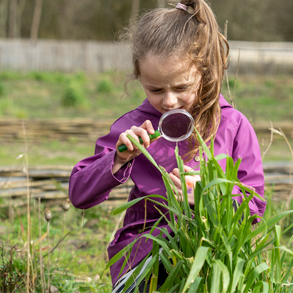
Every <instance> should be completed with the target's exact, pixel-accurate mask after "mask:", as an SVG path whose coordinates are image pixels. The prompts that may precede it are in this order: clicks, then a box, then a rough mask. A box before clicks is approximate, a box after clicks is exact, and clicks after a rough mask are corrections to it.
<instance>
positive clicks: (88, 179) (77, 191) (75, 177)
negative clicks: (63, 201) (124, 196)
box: [69, 135, 134, 209]
mask: <svg viewBox="0 0 293 293" xmlns="http://www.w3.org/2000/svg"><path fill="white" fill-rule="evenodd" d="M108 140H109V142H108ZM114 140H115V139H114ZM114 140H113V139H112V141H114ZM107 142H108V143H107ZM106 144H108V145H109V144H110V145H111V144H112V145H113V142H111V135H108V136H105V137H103V138H101V139H98V140H97V144H96V152H95V155H94V156H92V157H89V158H86V159H84V160H82V161H80V162H79V163H78V164H76V165H75V166H74V168H73V170H72V173H71V176H70V180H69V198H70V200H71V202H72V204H73V205H74V206H75V207H77V208H80V209H88V208H90V207H92V206H95V205H97V204H100V203H101V202H103V201H105V200H106V199H108V197H109V193H110V191H111V190H112V189H113V188H114V187H116V186H118V185H119V184H122V183H124V182H126V181H127V179H128V178H129V176H130V173H131V170H132V165H133V162H134V160H133V161H130V162H128V163H127V164H125V165H124V166H123V167H122V168H121V169H120V170H119V171H118V172H117V173H115V175H114V174H113V173H112V167H113V164H114V158H115V154H116V150H115V148H114V147H106V146H105V145H106Z"/></svg>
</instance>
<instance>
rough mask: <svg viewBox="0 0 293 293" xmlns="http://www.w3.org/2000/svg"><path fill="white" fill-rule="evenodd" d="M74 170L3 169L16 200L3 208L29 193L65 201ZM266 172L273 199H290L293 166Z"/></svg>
mask: <svg viewBox="0 0 293 293" xmlns="http://www.w3.org/2000/svg"><path fill="white" fill-rule="evenodd" d="M71 170H72V166H59V167H58V166H40V167H34V168H30V169H29V170H28V171H26V170H23V169H20V168H0V198H2V199H10V200H11V199H12V200H13V203H11V202H10V203H9V204H2V205H0V208H1V207H6V206H9V205H10V206H21V205H25V204H26V202H25V198H26V196H27V192H28V190H29V194H30V197H31V198H32V199H37V198H40V199H41V200H42V201H44V200H46V201H48V200H53V202H55V203H56V202H60V200H65V199H66V198H68V184H69V177H70V173H71ZM26 172H28V173H26ZM264 172H265V182H266V190H268V189H272V190H273V191H274V195H273V198H272V199H273V200H275V201H279V200H287V199H288V195H290V193H292V192H293V176H292V174H293V165H292V163H291V164H290V163H285V162H277V163H271V164H264ZM27 175H28V179H27ZM132 186H133V182H132V181H131V180H128V181H127V182H126V183H125V184H122V185H120V186H117V187H115V188H114V189H113V190H112V192H111V194H110V196H109V200H108V201H107V204H110V205H115V204H121V203H122V202H126V200H127V197H128V194H129V192H130V189H131V188H132ZM28 188H29V189H28Z"/></svg>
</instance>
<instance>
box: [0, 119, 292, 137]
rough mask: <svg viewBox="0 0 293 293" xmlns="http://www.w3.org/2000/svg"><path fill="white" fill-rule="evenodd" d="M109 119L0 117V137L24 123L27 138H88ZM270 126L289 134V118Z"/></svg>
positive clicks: (16, 132)
mask: <svg viewBox="0 0 293 293" xmlns="http://www.w3.org/2000/svg"><path fill="white" fill-rule="evenodd" d="M112 123H113V120H111V119H108V120H95V119H64V118H60V119H29V120H19V119H15V118H0V141H5V142H9V141H14V140H15V139H18V140H22V139H24V127H25V133H26V137H27V139H28V140H37V139H40V138H52V139H61V140H70V139H72V138H74V139H75V140H91V141H95V140H96V139H97V138H98V137H100V136H102V135H105V134H107V133H109V130H110V126H111V124H112ZM270 127H271V126H270V124H269V123H264V122H263V123H256V124H253V128H254V130H255V132H256V133H257V134H258V135H262V136H264V135H269V134H270V132H271V131H270ZM273 127H274V128H276V129H278V128H281V129H282V131H283V132H284V133H285V135H286V136H287V137H288V138H291V137H293V123H292V122H278V123H275V124H274V125H273Z"/></svg>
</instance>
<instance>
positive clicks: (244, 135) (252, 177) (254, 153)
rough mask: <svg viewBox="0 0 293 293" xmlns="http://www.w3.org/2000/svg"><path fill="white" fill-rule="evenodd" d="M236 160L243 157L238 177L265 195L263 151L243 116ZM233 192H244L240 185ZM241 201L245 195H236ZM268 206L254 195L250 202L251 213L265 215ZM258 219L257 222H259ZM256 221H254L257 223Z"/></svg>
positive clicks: (235, 154)
mask: <svg viewBox="0 0 293 293" xmlns="http://www.w3.org/2000/svg"><path fill="white" fill-rule="evenodd" d="M232 157H233V159H234V161H236V160H238V159H239V158H241V159H242V161H241V164H240V167H239V170H238V179H239V180H240V181H241V182H242V183H243V184H245V185H248V186H250V187H252V188H254V189H255V192H256V193H258V194H259V195H260V196H261V197H263V196H264V183H265V181H264V172H263V165H262V160H261V153H260V148H259V144H258V140H257V137H256V134H255V132H254V130H253V128H252V126H251V124H250V123H249V121H248V120H247V119H246V118H245V117H244V116H243V117H242V119H241V122H240V124H239V127H238V129H237V131H236V136H235V139H234V143H233V154H232ZM233 194H242V192H241V190H240V188H239V187H238V186H234V188H233ZM234 199H236V200H237V201H238V202H239V203H241V202H242V199H243V195H241V196H236V197H234ZM265 208H266V202H265V201H262V200H261V199H259V198H257V197H253V198H252V200H251V201H250V203H249V209H250V214H251V215H254V214H258V215H259V216H261V217H262V216H263V214H264V212H265ZM259 220H260V219H257V220H256V221H255V222H259ZM255 222H254V223H255Z"/></svg>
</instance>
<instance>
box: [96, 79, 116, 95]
mask: <svg viewBox="0 0 293 293" xmlns="http://www.w3.org/2000/svg"><path fill="white" fill-rule="evenodd" d="M112 89H113V84H112V82H111V81H110V80H108V79H102V80H101V81H100V82H99V83H98V86H97V92H98V93H110V92H111V91H112Z"/></svg>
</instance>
